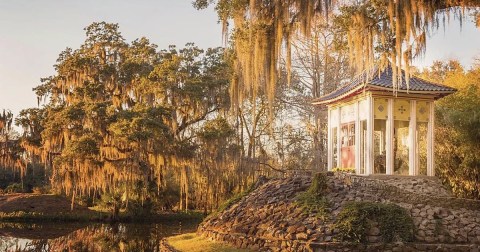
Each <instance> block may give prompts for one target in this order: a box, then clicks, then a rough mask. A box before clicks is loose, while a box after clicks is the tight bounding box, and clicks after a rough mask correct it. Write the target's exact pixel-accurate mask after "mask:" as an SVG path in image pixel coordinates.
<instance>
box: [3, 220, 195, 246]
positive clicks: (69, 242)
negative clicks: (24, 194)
mask: <svg viewBox="0 0 480 252" xmlns="http://www.w3.org/2000/svg"><path fill="white" fill-rule="evenodd" d="M197 224H198V223H182V222H179V221H172V222H162V223H119V224H99V223H97V224H83V225H82V224H75V223H0V251H100V252H101V251H160V249H159V243H160V240H161V239H162V238H164V237H168V236H172V235H176V234H181V233H188V232H194V231H195V230H196V227H197Z"/></svg>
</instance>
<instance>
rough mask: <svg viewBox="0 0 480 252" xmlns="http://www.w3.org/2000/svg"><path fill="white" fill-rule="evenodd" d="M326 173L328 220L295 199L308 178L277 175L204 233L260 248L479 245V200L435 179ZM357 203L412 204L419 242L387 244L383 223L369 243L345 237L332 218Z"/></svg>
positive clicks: (470, 247) (468, 247)
mask: <svg viewBox="0 0 480 252" xmlns="http://www.w3.org/2000/svg"><path fill="white" fill-rule="evenodd" d="M328 175H329V176H328V178H329V179H328V194H327V199H328V201H329V202H330V208H329V212H330V214H329V215H328V218H326V219H325V220H322V219H320V218H318V217H317V216H316V215H315V214H307V213H306V212H305V211H303V210H302V209H300V208H298V207H297V206H296V205H295V196H296V195H297V193H298V192H301V191H305V190H306V189H307V188H308V186H309V185H310V184H311V178H310V177H295V178H287V179H272V180H270V181H268V182H266V183H264V184H263V185H259V186H258V188H257V189H256V190H254V191H253V192H252V193H251V194H249V195H247V196H246V197H244V198H243V199H242V200H240V201H239V202H238V203H236V204H234V205H232V206H231V207H230V208H228V209H226V210H225V211H224V212H222V213H219V214H217V215H214V216H211V217H210V218H207V219H206V220H205V221H204V222H203V223H202V224H201V225H200V226H199V229H198V232H199V234H201V235H203V236H206V237H209V238H212V239H215V240H219V241H225V242H229V243H231V244H234V245H236V246H237V247H241V248H251V249H254V250H269V251H280V250H282V251H312V250H313V251H323V250H335V251H339V250H342V249H345V250H351V249H353V250H369V251H385V250H392V251H404V250H405V251H412V250H413V251H416V250H420V251H421V250H437V249H438V251H478V248H479V246H480V210H479V209H480V202H479V201H472V200H464V199H457V198H454V197H452V196H451V194H450V193H449V192H448V190H446V189H445V188H443V187H442V186H441V184H440V183H439V182H438V180H437V179H436V178H431V177H407V176H404V177H402V176H368V177H365V176H355V175H349V174H343V173H335V174H332V173H329V174H328ZM351 201H369V202H390V203H395V204H397V205H399V206H401V207H403V208H405V209H407V210H408V211H409V213H410V214H411V216H412V218H413V221H414V224H415V242H414V243H392V244H382V243H381V242H380V241H381V237H380V231H379V228H378V225H377V224H376V223H372V225H371V228H370V230H369V231H368V235H369V237H368V241H369V244H368V245H347V244H345V243H339V242H338V238H337V232H336V230H335V229H334V228H333V223H334V222H335V219H336V216H337V215H338V213H339V212H340V211H341V210H342V208H343V206H344V205H345V204H346V203H347V202H351Z"/></svg>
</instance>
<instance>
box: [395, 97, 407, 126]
mask: <svg viewBox="0 0 480 252" xmlns="http://www.w3.org/2000/svg"><path fill="white" fill-rule="evenodd" d="M393 119H394V120H399V121H410V101H409V100H403V99H394V100H393Z"/></svg>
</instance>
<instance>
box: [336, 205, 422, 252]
mask: <svg viewBox="0 0 480 252" xmlns="http://www.w3.org/2000/svg"><path fill="white" fill-rule="evenodd" d="M372 222H377V223H378V225H379V229H380V235H381V237H382V239H383V242H387V243H388V242H392V241H395V240H400V241H411V240H413V228H414V225H413V220H412V218H411V217H410V215H409V214H408V213H407V212H406V210H405V209H403V208H402V207H400V206H397V205H395V204H384V203H373V202H350V203H347V204H346V205H345V207H344V208H343V209H342V211H341V212H340V213H339V214H338V216H337V220H336V222H335V224H334V227H335V229H337V230H338V235H339V238H340V239H341V240H343V241H350V242H355V243H360V242H362V243H365V242H367V236H368V231H369V229H370V228H371V223H372Z"/></svg>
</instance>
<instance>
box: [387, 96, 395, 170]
mask: <svg viewBox="0 0 480 252" xmlns="http://www.w3.org/2000/svg"><path fill="white" fill-rule="evenodd" d="M393 102H394V100H393V99H391V98H390V99H388V106H387V139H386V142H387V153H386V157H385V158H386V163H387V164H386V166H387V167H386V168H387V169H386V173H387V175H392V174H393V125H394V122H395V121H394V119H393V105H394V104H393Z"/></svg>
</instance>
